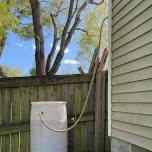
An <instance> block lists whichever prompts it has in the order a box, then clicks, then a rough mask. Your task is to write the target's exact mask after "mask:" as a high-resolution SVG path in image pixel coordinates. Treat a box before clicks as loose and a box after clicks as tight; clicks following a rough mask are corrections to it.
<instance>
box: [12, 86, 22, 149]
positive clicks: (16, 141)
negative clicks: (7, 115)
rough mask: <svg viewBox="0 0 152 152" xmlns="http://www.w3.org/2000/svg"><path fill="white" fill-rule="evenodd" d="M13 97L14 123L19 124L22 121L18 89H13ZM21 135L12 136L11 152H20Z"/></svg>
mask: <svg viewBox="0 0 152 152" xmlns="http://www.w3.org/2000/svg"><path fill="white" fill-rule="evenodd" d="M11 97H12V99H11V100H12V123H13V125H15V124H18V123H19V121H20V94H19V89H18V88H13V89H12V91H11ZM19 141H20V140H19V133H15V134H12V135H11V152H18V150H19Z"/></svg>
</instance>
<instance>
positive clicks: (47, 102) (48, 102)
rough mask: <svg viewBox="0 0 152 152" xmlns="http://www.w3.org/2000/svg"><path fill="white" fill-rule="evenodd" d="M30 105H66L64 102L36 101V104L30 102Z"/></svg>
mask: <svg viewBox="0 0 152 152" xmlns="http://www.w3.org/2000/svg"><path fill="white" fill-rule="evenodd" d="M31 104H42V105H43V104H45V105H46V104H67V102H66V101H37V102H32V103H31Z"/></svg>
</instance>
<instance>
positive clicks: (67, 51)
mask: <svg viewBox="0 0 152 152" xmlns="http://www.w3.org/2000/svg"><path fill="white" fill-rule="evenodd" d="M52 46H53V43H51V47H52ZM59 50H60V46H59V45H57V47H56V52H58V51H59ZM69 51H70V50H69V49H68V48H66V49H65V51H64V52H65V53H66V54H67V53H69Z"/></svg>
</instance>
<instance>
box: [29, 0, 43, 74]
mask: <svg viewBox="0 0 152 152" xmlns="http://www.w3.org/2000/svg"><path fill="white" fill-rule="evenodd" d="M29 1H30V4H31V8H32V18H33V27H34V34H35V35H34V36H35V45H36V50H35V62H36V75H37V76H42V75H45V52H44V36H43V29H42V22H41V10H40V2H39V0H29Z"/></svg>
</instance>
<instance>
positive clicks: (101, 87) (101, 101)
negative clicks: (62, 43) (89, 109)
mask: <svg viewBox="0 0 152 152" xmlns="http://www.w3.org/2000/svg"><path fill="white" fill-rule="evenodd" d="M105 79H106V77H105V72H97V75H96V99H95V152H105V126H106V124H105V112H106V105H105V101H106V98H105V93H106V90H105V89H106V88H105V87H106V80H105Z"/></svg>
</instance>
